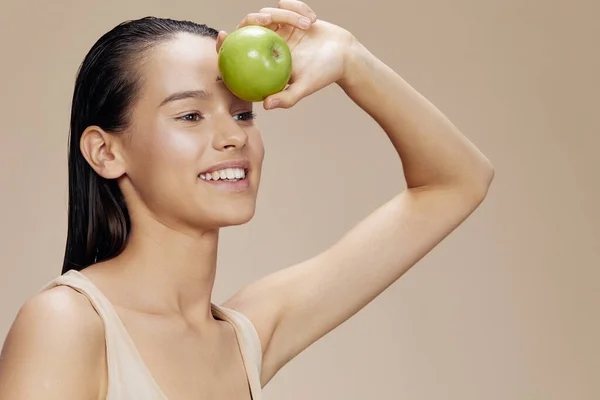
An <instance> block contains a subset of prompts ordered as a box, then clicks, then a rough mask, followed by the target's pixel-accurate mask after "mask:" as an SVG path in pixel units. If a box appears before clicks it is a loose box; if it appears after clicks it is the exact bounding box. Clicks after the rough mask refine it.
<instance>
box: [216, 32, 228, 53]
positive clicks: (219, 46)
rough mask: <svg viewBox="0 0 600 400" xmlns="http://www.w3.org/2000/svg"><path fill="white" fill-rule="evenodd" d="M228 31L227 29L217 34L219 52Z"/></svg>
mask: <svg viewBox="0 0 600 400" xmlns="http://www.w3.org/2000/svg"><path fill="white" fill-rule="evenodd" d="M227 35H228V33H227V32H225V31H220V32H219V34H218V35H217V44H216V47H217V53H218V52H219V50H220V49H221V45H222V44H223V41H225V38H227Z"/></svg>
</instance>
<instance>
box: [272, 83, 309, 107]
mask: <svg viewBox="0 0 600 400" xmlns="http://www.w3.org/2000/svg"><path fill="white" fill-rule="evenodd" d="M307 95H308V92H307V90H306V87H305V86H304V85H303V84H302V82H301V81H296V82H294V83H292V84H291V85H289V86H288V87H287V88H285V89H284V90H282V91H281V92H279V93H275V94H273V95H271V96H269V97H267V98H266V99H265V100H264V107H265V110H272V109H274V108H290V107H293V106H294V105H296V104H297V103H298V102H299V101H300V100H302V98H304V97H306V96H307Z"/></svg>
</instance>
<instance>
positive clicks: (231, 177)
mask: <svg viewBox="0 0 600 400" xmlns="http://www.w3.org/2000/svg"><path fill="white" fill-rule="evenodd" d="M247 176H248V170H247V169H245V168H225V169H221V170H218V171H213V172H208V173H204V174H200V175H198V177H199V178H200V180H201V181H204V182H206V183H208V184H210V185H211V186H213V187H215V188H217V189H220V190H228V191H234V192H240V191H243V190H247V189H248V188H249V187H250V182H249V179H248V178H247Z"/></svg>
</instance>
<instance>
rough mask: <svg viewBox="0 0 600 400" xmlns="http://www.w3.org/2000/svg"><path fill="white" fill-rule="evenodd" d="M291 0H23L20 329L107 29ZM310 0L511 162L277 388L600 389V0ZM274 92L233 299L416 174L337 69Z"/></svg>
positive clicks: (7, 76)
mask: <svg viewBox="0 0 600 400" xmlns="http://www.w3.org/2000/svg"><path fill="white" fill-rule="evenodd" d="M273 4H274V2H272V1H271V2H270V3H269V2H267V3H265V2H262V1H257V0H247V1H241V0H219V1H207V0H206V1H192V0H175V1H158V0H119V1H115V0H103V1H93V2H92V1H75V0H73V1H68V0H56V1H52V2H50V1H42V0H38V1H33V0H20V1H14V0H10V1H9V0H2V5H1V12H0V15H1V16H2V24H0V49H1V51H2V56H1V59H2V62H1V63H0V72H1V74H0V79H1V87H2V95H1V98H0V101H1V103H0V106H1V107H0V112H1V115H0V117H1V119H0V121H1V123H2V125H1V136H0V162H1V168H0V191H1V192H0V193H1V197H0V205H1V208H0V221H1V222H0V223H1V225H0V226H1V228H0V245H1V248H0V251H1V253H0V254H1V258H0V270H1V274H0V282H1V286H0V289H1V290H0V339H3V338H4V337H5V335H6V332H7V330H8V328H9V326H10V324H11V322H12V319H13V318H14V316H15V313H16V312H17V310H18V308H19V306H20V305H21V304H22V302H23V301H24V300H25V299H26V298H28V297H29V296H31V295H33V294H34V293H35V292H36V291H37V290H38V289H39V288H40V287H41V286H42V285H43V284H44V283H46V282H47V281H48V280H50V279H52V278H53V277H54V276H56V275H57V274H58V273H59V271H60V267H61V263H62V256H63V249H64V241H65V232H66V193H67V192H66V176H67V175H66V174H67V170H66V150H67V129H68V121H69V107H70V100H71V94H72V89H73V81H74V77H75V72H76V70H77V67H78V65H79V63H80V62H81V60H82V59H83V57H84V55H85V53H86V52H87V51H88V49H89V48H90V46H91V45H92V43H93V42H94V41H95V40H96V39H97V38H98V37H99V36H100V35H101V34H103V33H104V32H105V31H107V30H108V29H110V28H112V27H113V26H114V25H115V24H117V23H119V22H121V21H122V20H125V19H131V18H137V17H142V16H145V15H158V16H168V17H175V18H185V19H192V20H194V21H197V22H204V23H208V24H209V25H212V26H214V27H216V28H220V29H227V30H231V29H232V28H233V27H235V25H236V24H237V23H238V22H239V20H240V19H241V18H242V17H243V16H244V15H245V14H246V13H248V12H251V11H256V10H258V9H259V8H261V7H263V6H266V5H273ZM311 5H312V6H313V7H314V9H315V10H316V11H317V13H318V15H319V16H320V17H321V18H323V19H326V20H329V21H331V22H334V23H337V24H340V25H342V26H344V27H346V28H347V29H349V30H350V31H352V32H353V33H354V34H355V35H356V36H357V37H358V38H359V39H360V40H361V41H362V42H363V43H365V44H366V45H367V46H368V47H369V48H370V49H371V50H372V51H373V52H374V53H375V54H376V55H378V56H379V57H380V58H381V59H383V60H384V61H385V62H387V63H388V64H389V65H391V66H392V67H393V68H394V69H396V70H397V71H398V72H399V73H400V74H401V75H402V76H404V77H405V78H406V79H407V80H408V81H409V82H410V83H411V84H412V85H413V86H415V87H416V88H417V89H418V90H419V91H421V92H422V93H423V94H424V95H426V96H427V97H428V98H429V99H430V100H432V101H433V102H434V103H435V104H436V105H437V106H438V107H439V108H441V109H442V111H444V112H445V113H446V114H447V115H448V116H449V117H450V118H451V119H452V120H453V121H454V122H455V124H456V125H458V126H459V128H461V129H462V131H463V132H464V133H465V134H466V135H467V136H468V137H469V138H471V139H472V140H473V141H474V142H475V144H476V145H477V146H479V147H480V148H481V149H482V150H483V152H484V153H485V154H486V155H487V156H488V157H489V158H490V159H491V160H492V162H493V163H494V165H495V167H496V179H495V181H494V184H493V187H492V190H491V191H490V193H489V197H488V199H487V200H486V202H485V203H484V204H483V205H482V206H481V208H480V209H478V210H477V212H476V213H475V214H474V215H473V216H472V217H471V219H469V220H468V222H467V223H465V224H464V225H463V226H462V227H461V228H459V230H457V231H455V232H454V233H453V234H452V235H451V236H450V237H449V238H448V239H447V240H445V241H444V242H442V244H441V245H440V246H439V247H437V248H436V249H435V250H434V251H433V252H432V253H431V254H430V255H429V256H427V257H426V258H425V259H423V260H422V261H421V262H420V263H419V264H418V265H417V266H416V267H415V268H414V269H412V270H411V271H410V272H409V273H407V274H406V275H405V276H404V277H403V278H402V279H401V280H400V281H398V282H397V283H396V284H394V285H393V286H392V287H390V288H389V289H388V290H387V291H386V292H385V293H384V294H383V295H381V296H380V297H379V298H377V299H376V300H375V301H374V302H373V303H372V304H371V305H369V306H368V307H366V308H365V309H364V310H362V311H361V312H360V313H359V314H358V315H356V316H355V317H354V318H352V319H351V320H349V321H348V322H347V323H345V324H343V325H342V326H341V327H340V328H338V329H337V330H335V331H334V332H332V333H330V334H329V335H327V336H326V337H325V338H323V339H322V340H321V341H319V342H317V343H316V344H315V345H313V346H312V347H310V348H309V349H308V350H307V351H305V352H304V353H302V354H301V355H300V356H298V357H297V358H296V359H295V360H294V361H292V362H291V363H290V364H288V366H286V367H285V368H284V369H283V370H282V371H281V372H280V373H279V374H278V375H277V376H276V378H275V379H274V380H273V381H272V382H271V383H270V384H269V385H268V386H267V388H266V398H267V399H286V400H296V399H298V400H299V399H307V398H309V399H345V400H354V399H411V400H426V399H427V400H429V399H436V400H437V399H457V400H458V399H460V400H467V399H473V400H474V399H478V400H479V399H490V400H492V399H493V400H496V399H498V400H500V399H502V400H506V399H522V400H525V399H527V400H530V399H544V400H546V399H548V400H550V399H561V400H571V399H573V400H584V399H585V400H592V399H598V398H600V379H598V377H599V376H600V345H599V344H598V339H599V338H600V322H599V321H598V319H599V316H598V309H599V306H600V268H599V266H600V265H599V264H600V263H599V261H600V233H599V232H598V226H599V225H600V212H599V211H598V205H599V204H600V190H599V182H598V172H600V163H599V160H600V156H599V155H598V154H599V152H600V136H599V134H600V117H599V114H600V113H599V111H598V107H599V105H600V101H599V97H598V92H599V90H600V79H599V78H598V73H599V72H600V51H599V49H600V47H599V45H598V41H599V39H600V28H599V25H598V23H597V16H598V13H599V12H600V5H599V3H598V2H597V1H595V0H589V1H585V0H577V1H566V0H563V1H552V0H537V1H532V0H504V1H475V0H471V1H469V0H454V1H444V0H431V1H400V2H398V1H384V0H371V1H360V2H359V1H355V0H315V1H313V3H312V4H311ZM258 108H259V124H260V126H261V128H262V131H263V134H264V140H265V145H266V148H267V158H266V160H265V166H264V168H265V170H264V178H263V186H262V191H261V193H260V196H259V206H258V211H257V214H256V217H255V219H254V220H253V221H252V222H251V223H250V224H248V225H245V226H242V227H236V228H230V229H226V230H224V231H223V234H222V237H223V239H222V245H221V259H220V260H221V261H220V267H219V268H220V269H219V274H218V278H217V279H218V280H217V284H216V288H215V301H217V302H218V301H221V300H224V298H225V297H227V296H229V295H230V294H231V293H232V292H233V291H235V290H236V289H238V288H239V287H241V286H242V285H244V284H246V283H248V282H250V281H252V280H254V279H256V278H258V277H260V276H262V275H264V274H267V273H270V272H272V271H275V270H277V269H278V268H281V267H282V266H285V265H289V264H290V263H293V262H296V261H299V260H302V259H304V258H306V257H309V256H311V255H313V254H314V253H315V252H317V251H319V250H320V249H322V248H323V247H325V246H328V245H329V244H331V243H332V242H333V241H334V240H336V239H337V238H338V237H339V236H340V235H341V234H342V233H343V232H345V231H346V230H347V229H348V228H350V227H351V226H352V225H353V224H354V223H355V222H357V221H358V220H359V219H360V218H362V217H363V216H365V215H366V214H367V213H368V212H370V211H371V210H372V209H374V208H375V207H376V206H378V205H379V204H380V203H382V202H384V201H385V200H387V199H389V198H390V196H392V195H393V194H394V193H395V192H396V191H398V190H399V189H401V188H402V185H401V184H400V183H399V182H400V180H399V179H398V177H399V173H400V170H399V169H400V163H399V161H398V160H397V158H396V156H395V154H394V151H393V148H392V146H391V145H390V144H388V142H387V138H386V137H385V135H384V134H383V132H381V131H380V130H379V129H378V127H377V126H376V125H375V124H374V123H373V122H372V121H371V120H370V119H369V118H368V117H367V116H366V114H363V113H361V112H359V111H360V110H359V109H357V107H356V106H354V105H353V104H352V103H351V102H350V101H349V100H348V99H347V98H345V96H344V94H343V93H342V91H341V90H339V89H338V88H336V87H331V88H328V89H326V90H323V91H321V92H319V93H318V94H316V95H314V96H312V97H310V98H307V99H305V100H303V101H302V102H301V103H300V104H298V105H297V106H296V107H295V109H293V110H292V111H277V112H272V113H270V114H268V115H267V113H265V112H264V111H263V110H262V108H261V107H258ZM315 312H318V310H315Z"/></svg>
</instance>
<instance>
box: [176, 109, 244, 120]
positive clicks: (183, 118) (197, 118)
mask: <svg viewBox="0 0 600 400" xmlns="http://www.w3.org/2000/svg"><path fill="white" fill-rule="evenodd" d="M188 117H193V118H194V119H188ZM234 117H243V118H244V119H242V121H253V120H255V119H256V113H254V112H252V111H246V112H243V113H239V114H236V115H234ZM202 118H203V117H202V114H200V113H198V112H193V113H189V114H185V115H182V116H181V117H179V118H177V119H179V120H182V121H186V122H197V121H200V120H201V119H202Z"/></svg>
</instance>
